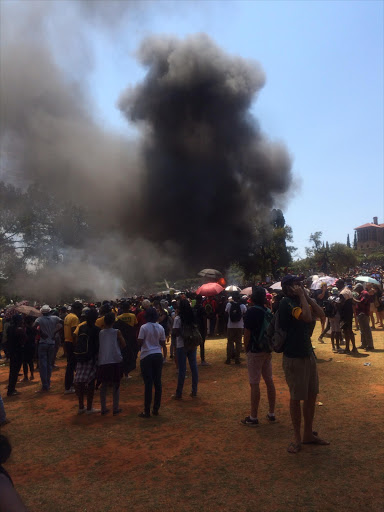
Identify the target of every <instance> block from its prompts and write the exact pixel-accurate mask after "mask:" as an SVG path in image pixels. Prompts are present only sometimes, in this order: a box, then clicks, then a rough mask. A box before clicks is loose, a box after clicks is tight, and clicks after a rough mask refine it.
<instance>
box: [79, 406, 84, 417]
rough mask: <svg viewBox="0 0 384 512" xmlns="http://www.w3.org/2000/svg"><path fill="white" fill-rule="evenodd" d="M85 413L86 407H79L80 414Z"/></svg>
mask: <svg viewBox="0 0 384 512" xmlns="http://www.w3.org/2000/svg"><path fill="white" fill-rule="evenodd" d="M84 413H85V407H83V408H82V409H79V410H78V411H77V414H78V416H80V415H81V414H84Z"/></svg>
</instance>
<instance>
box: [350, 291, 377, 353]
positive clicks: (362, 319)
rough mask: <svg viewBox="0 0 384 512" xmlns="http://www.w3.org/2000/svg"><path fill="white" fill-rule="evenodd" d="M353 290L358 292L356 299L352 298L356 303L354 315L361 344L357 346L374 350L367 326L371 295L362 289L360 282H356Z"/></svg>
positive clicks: (370, 333)
mask: <svg viewBox="0 0 384 512" xmlns="http://www.w3.org/2000/svg"><path fill="white" fill-rule="evenodd" d="M354 291H355V292H357V293H358V294H359V297H358V298H357V299H353V300H354V302H355V304H356V315H357V319H358V322H359V328H360V335H361V346H360V347H359V348H364V349H365V350H366V351H369V350H374V346H373V338H372V332H371V328H370V326H369V309H370V305H371V296H370V295H369V293H368V292H367V291H366V290H364V287H363V285H362V284H357V285H356V286H355V288H354Z"/></svg>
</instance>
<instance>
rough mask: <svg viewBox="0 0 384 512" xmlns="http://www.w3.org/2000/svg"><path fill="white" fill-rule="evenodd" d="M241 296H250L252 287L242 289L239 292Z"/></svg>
mask: <svg viewBox="0 0 384 512" xmlns="http://www.w3.org/2000/svg"><path fill="white" fill-rule="evenodd" d="M241 295H252V286H248V287H247V288H244V290H241Z"/></svg>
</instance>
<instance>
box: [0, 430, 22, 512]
mask: <svg viewBox="0 0 384 512" xmlns="http://www.w3.org/2000/svg"><path fill="white" fill-rule="evenodd" d="M11 452H12V448H11V445H10V443H9V441H8V439H7V438H6V437H5V436H3V435H0V512H28V511H27V509H26V508H25V505H24V504H23V502H22V501H21V498H20V496H19V495H18V494H17V492H16V491H15V488H14V487H13V482H12V478H11V477H10V475H9V474H8V472H7V471H6V470H5V469H4V468H3V466H2V464H4V463H5V462H7V460H8V459H9V457H10V455H11Z"/></svg>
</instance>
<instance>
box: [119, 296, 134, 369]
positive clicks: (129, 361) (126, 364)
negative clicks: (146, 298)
mask: <svg viewBox="0 0 384 512" xmlns="http://www.w3.org/2000/svg"><path fill="white" fill-rule="evenodd" d="M130 308H131V303H130V302H129V301H126V302H123V303H122V305H121V311H122V313H121V315H119V316H118V317H117V318H116V323H115V328H116V329H119V330H120V331H121V334H122V335H123V338H124V341H125V344H126V345H125V347H124V349H123V350H122V351H121V353H122V356H123V372H124V375H125V378H127V379H128V378H129V372H131V371H132V370H134V369H135V368H136V358H137V353H138V346H137V340H136V325H137V318H136V315H135V314H134V313H131V312H130Z"/></svg>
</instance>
